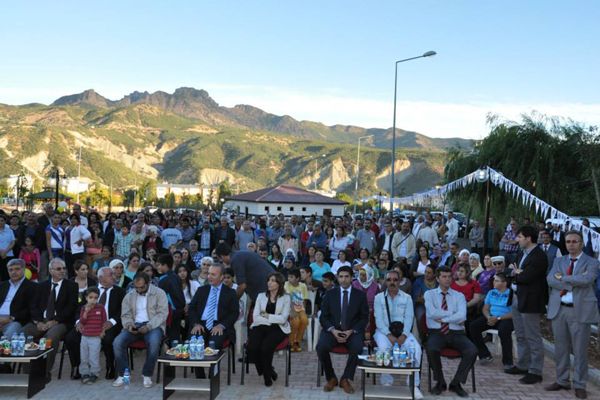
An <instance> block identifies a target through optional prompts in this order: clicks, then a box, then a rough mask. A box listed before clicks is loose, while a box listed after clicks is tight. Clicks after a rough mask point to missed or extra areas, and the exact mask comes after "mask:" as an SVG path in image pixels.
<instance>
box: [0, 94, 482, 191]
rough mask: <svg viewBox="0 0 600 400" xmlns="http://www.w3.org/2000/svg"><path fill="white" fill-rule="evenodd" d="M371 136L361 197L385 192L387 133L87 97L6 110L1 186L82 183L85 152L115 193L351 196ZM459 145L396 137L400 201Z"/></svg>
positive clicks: (177, 103)
mask: <svg viewBox="0 0 600 400" xmlns="http://www.w3.org/2000/svg"><path fill="white" fill-rule="evenodd" d="M365 134H374V135H376V136H375V137H374V138H373V139H374V140H373V141H372V142H370V143H366V145H365V147H363V148H362V149H361V169H360V171H361V174H360V188H361V190H360V192H361V194H372V193H374V192H379V191H382V192H387V191H388V190H389V185H390V181H389V174H390V167H389V165H390V152H389V143H390V140H391V131H390V130H389V129H388V130H385V129H364V128H360V127H353V126H343V125H335V126H326V125H323V124H320V123H317V122H310V121H297V120H295V119H293V118H292V117H290V116H277V115H273V114H269V113H267V112H265V111H263V110H260V109H258V108H256V107H252V106H249V105H238V106H235V107H232V108H228V107H222V106H220V105H219V104H217V103H216V102H215V101H214V100H213V99H212V98H211V97H210V96H209V94H208V93H207V92H206V91H203V90H196V89H192V88H180V89H177V90H176V91H175V92H174V93H173V94H168V93H165V92H154V93H148V92H133V93H131V94H129V95H127V96H125V97H124V98H122V99H120V100H118V101H113V100H108V99H106V98H104V97H102V96H101V95H99V94H98V93H96V92H95V91H93V90H87V91H85V92H83V93H80V94H75V95H70V96H64V97H61V98H60V99H58V100H56V101H55V102H54V103H52V104H51V105H50V106H46V105H43V104H29V105H24V106H9V105H0V163H2V165H3V168H2V170H1V171H0V178H1V177H4V176H7V175H10V174H14V173H18V172H20V171H21V170H24V171H25V172H28V173H29V174H31V175H32V176H34V177H35V178H36V179H39V180H43V179H44V178H45V177H47V176H48V175H49V174H50V173H51V171H53V170H55V168H57V167H58V168H59V169H60V170H61V171H62V172H63V173H65V174H67V175H70V176H76V175H77V171H78V160H77V154H78V151H79V147H81V149H82V160H81V175H82V176H85V177H88V178H91V179H93V180H95V181H98V182H100V183H103V184H106V185H108V184H111V183H112V184H113V186H114V187H119V186H121V187H123V186H126V185H130V184H132V183H133V182H134V181H137V182H140V181H144V180H152V181H169V182H173V183H189V184H193V183H202V184H208V185H211V184H218V183H220V182H221V181H223V180H229V181H230V183H231V184H233V185H235V187H236V188H239V190H247V189H256V188H260V187H264V186H268V185H274V184H280V183H291V184H297V185H301V186H305V187H310V188H315V187H316V188H318V189H324V190H337V191H341V192H346V193H353V190H354V185H355V179H356V139H357V138H358V137H360V136H364V135H365ZM454 144H456V145H459V146H465V147H468V146H471V145H472V144H471V142H470V141H466V140H463V139H457V140H456V141H455V142H453V140H450V139H432V138H428V137H426V136H424V135H420V134H418V133H415V132H405V131H399V132H398V146H399V149H398V156H397V160H398V163H397V165H396V173H397V175H396V176H397V179H398V181H397V183H396V184H397V188H396V189H397V193H402V192H406V193H410V192H413V191H415V190H422V189H426V188H428V187H431V186H432V185H434V184H436V183H438V182H439V181H440V179H441V176H442V173H443V168H444V165H445V157H446V153H445V151H444V149H445V148H446V147H448V146H450V145H454ZM370 146H371V147H370ZM377 146H381V147H382V148H378V147H377Z"/></svg>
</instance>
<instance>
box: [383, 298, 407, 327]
mask: <svg viewBox="0 0 600 400" xmlns="http://www.w3.org/2000/svg"><path fill="white" fill-rule="evenodd" d="M384 298H385V310H386V311H387V316H388V321H389V322H390V333H391V334H392V335H393V336H394V337H400V336H402V333H403V332H404V323H402V321H392V316H391V314H390V306H389V304H388V298H387V295H386V296H384Z"/></svg>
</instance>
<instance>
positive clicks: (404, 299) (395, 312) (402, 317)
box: [374, 270, 423, 399]
mask: <svg viewBox="0 0 600 400" xmlns="http://www.w3.org/2000/svg"><path fill="white" fill-rule="evenodd" d="M399 282H400V274H399V273H398V271H394V270H392V271H387V273H386V275H385V284H386V287H387V290H386V291H385V292H381V293H379V294H378V295H377V296H375V324H376V326H377V330H376V331H375V335H374V338H375V342H377V347H379V349H380V350H383V351H390V349H391V348H392V347H393V346H394V345H395V344H396V343H398V346H402V345H405V346H406V347H408V348H413V349H414V351H415V353H414V360H416V366H417V367H418V366H419V363H420V361H421V345H420V344H419V342H417V339H415V337H414V336H413V334H412V333H411V330H412V326H413V319H414V312H413V302H412V298H411V297H410V296H409V295H408V294H406V293H404V292H403V291H401V290H399V287H398V283H399ZM393 383H394V378H393V377H392V375H390V374H381V384H382V385H384V386H391V385H392V384H393ZM422 398H423V394H421V391H420V390H419V373H417V374H416V375H415V399H422Z"/></svg>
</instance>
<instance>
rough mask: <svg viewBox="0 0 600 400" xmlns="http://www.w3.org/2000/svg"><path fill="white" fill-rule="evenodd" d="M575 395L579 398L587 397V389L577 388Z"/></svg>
mask: <svg viewBox="0 0 600 400" xmlns="http://www.w3.org/2000/svg"><path fill="white" fill-rule="evenodd" d="M575 397H577V398H578V399H587V392H586V391H585V389H575Z"/></svg>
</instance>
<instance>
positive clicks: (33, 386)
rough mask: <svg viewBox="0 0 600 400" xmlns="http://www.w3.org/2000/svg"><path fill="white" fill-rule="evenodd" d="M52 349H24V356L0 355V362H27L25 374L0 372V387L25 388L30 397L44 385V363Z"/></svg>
mask: <svg viewBox="0 0 600 400" xmlns="http://www.w3.org/2000/svg"><path fill="white" fill-rule="evenodd" d="M51 351H53V349H51V348H50V349H48V350H34V351H26V352H25V355H24V356H0V363H9V364H10V363H19V364H29V368H27V369H28V370H29V372H28V373H27V374H0V387H24V388H27V398H28V399H30V398H32V397H33V396H35V395H36V394H37V393H39V392H40V391H41V390H42V389H44V388H45V387H46V364H47V358H48V354H50V352H51Z"/></svg>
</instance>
